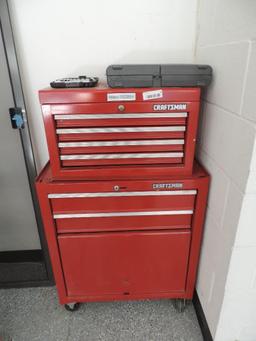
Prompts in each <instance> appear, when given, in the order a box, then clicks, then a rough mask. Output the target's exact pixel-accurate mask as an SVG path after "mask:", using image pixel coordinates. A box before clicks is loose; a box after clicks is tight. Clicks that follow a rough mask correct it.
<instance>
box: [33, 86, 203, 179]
mask: <svg viewBox="0 0 256 341" xmlns="http://www.w3.org/2000/svg"><path fill="white" fill-rule="evenodd" d="M39 97H40V102H41V105H42V112H43V118H44V124H45V131H46V137H47V143H48V149H49V155H50V163H51V167H52V176H53V178H55V179H77V178H81V179H95V180H99V179H102V180H105V179H121V178H131V177H132V178H137V179H144V178H145V177H161V176H167V177H168V176H171V175H175V174H178V175H182V174H184V175H186V174H191V173H192V167H193V159H194V150H195V143H196V132H197V124H198V112H199V105H200V89H199V88H162V89H161V90H157V89H150V91H149V89H109V88H104V87H96V88H89V89H46V90H41V91H40V92H39Z"/></svg>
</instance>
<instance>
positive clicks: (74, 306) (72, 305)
mask: <svg viewBox="0 0 256 341" xmlns="http://www.w3.org/2000/svg"><path fill="white" fill-rule="evenodd" d="M64 307H65V309H66V310H68V311H76V310H78V309H79V307H80V303H78V302H74V303H67V304H65V306H64Z"/></svg>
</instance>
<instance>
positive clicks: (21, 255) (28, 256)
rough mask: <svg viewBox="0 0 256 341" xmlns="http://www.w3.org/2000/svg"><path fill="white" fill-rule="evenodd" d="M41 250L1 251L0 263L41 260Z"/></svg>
mask: <svg viewBox="0 0 256 341" xmlns="http://www.w3.org/2000/svg"><path fill="white" fill-rule="evenodd" d="M43 259H44V258H43V251H42V250H40V249H39V250H21V251H20V250H18V251H16V250H15V251H1V252H0V263H19V262H42V261H43Z"/></svg>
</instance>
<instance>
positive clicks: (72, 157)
mask: <svg viewBox="0 0 256 341" xmlns="http://www.w3.org/2000/svg"><path fill="white" fill-rule="evenodd" d="M183 155H184V153H123V154H121V153H120V154H81V155H61V156H60V159H61V160H103V159H105V160H110V159H111V160H112V159H152V158H175V157H183Z"/></svg>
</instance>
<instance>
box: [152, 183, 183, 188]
mask: <svg viewBox="0 0 256 341" xmlns="http://www.w3.org/2000/svg"><path fill="white" fill-rule="evenodd" d="M182 187H183V184H181V183H173V184H153V189H172V188H182Z"/></svg>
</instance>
